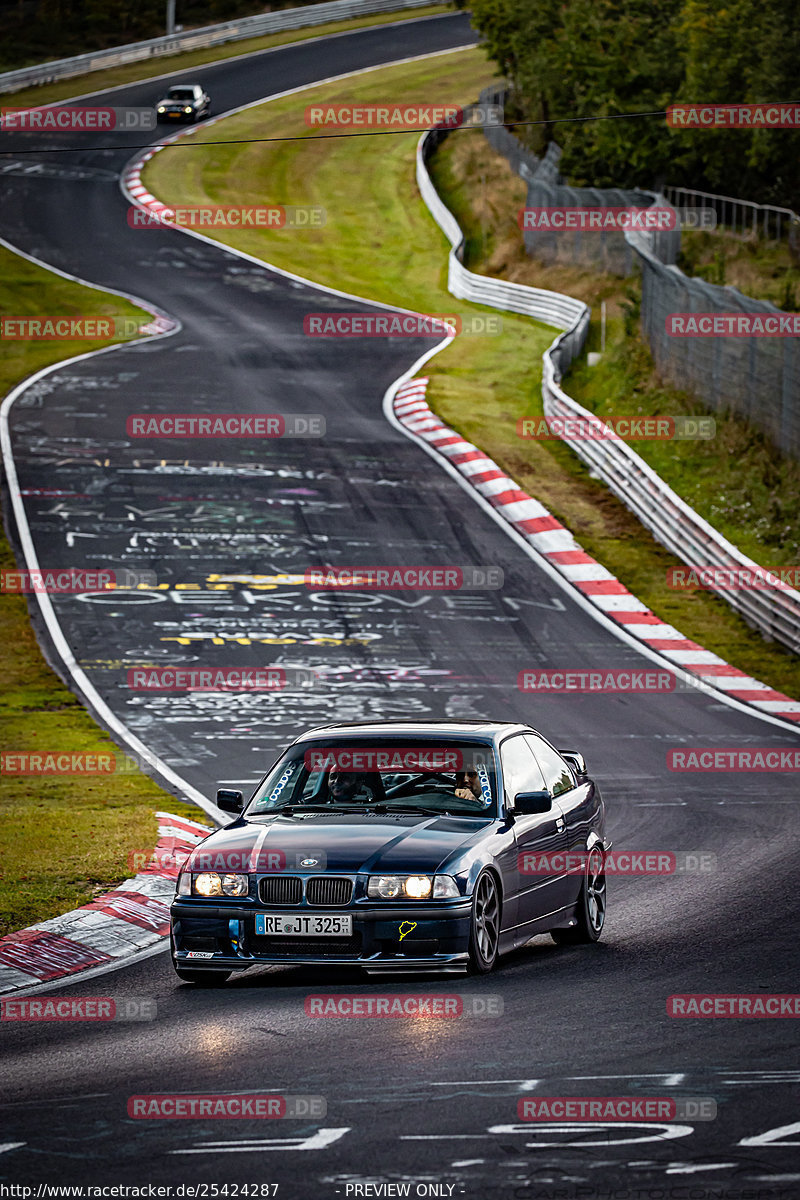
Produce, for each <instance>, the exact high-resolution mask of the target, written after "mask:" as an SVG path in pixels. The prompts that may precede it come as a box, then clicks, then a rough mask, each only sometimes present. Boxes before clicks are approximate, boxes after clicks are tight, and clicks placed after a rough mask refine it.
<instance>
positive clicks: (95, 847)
mask: <svg viewBox="0 0 800 1200" xmlns="http://www.w3.org/2000/svg"><path fill="white" fill-rule="evenodd" d="M0 311H3V312H7V313H13V314H15V315H27V314H34V313H37V312H38V313H42V312H46V313H58V314H59V315H64V316H77V315H79V314H88V313H91V314H93V315H101V316H119V317H127V318H131V317H133V318H136V319H137V320H138V321H140V322H143V321H146V320H147V319H149V318H148V314H146V313H143V312H142V311H141V309H138V308H135V307H134V306H133V305H132V304H129V303H128V302H127V301H125V300H122V299H120V298H118V297H115V296H109V295H107V294H106V293H103V292H97V291H94V290H91V289H89V288H84V287H82V286H80V285H79V284H76V283H72V282H70V281H68V280H65V279H61V278H60V277H59V276H57V275H52V274H50V273H49V272H48V271H45V270H44V269H42V268H41V267H37V266H35V265H34V264H33V263H29V262H27V261H26V260H25V259H23V258H20V257H19V256H18V255H16V254H12V253H10V252H9V251H7V250H4V249H0ZM105 344H106V343H104V342H88V341H84V342H80V343H77V342H33V341H29V342H24V341H19V342H11V341H5V342H4V343H3V348H4V351H5V353H4V355H3V358H2V360H0V395H6V394H7V393H8V392H9V391H10V390H11V388H12V387H13V386H14V385H15V384H16V383H19V382H20V380H22V379H24V378H25V377H27V376H28V375H31V374H33V372H35V371H37V370H39V369H40V368H42V367H44V366H47V365H48V364H49V363H53V362H57V361H59V360H60V359H63V358H67V357H69V356H70V355H73V354H79V353H81V352H83V351H86V350H93V349H97V348H99V347H100V346H102V345H105ZM15 566H16V563H15V561H14V556H13V554H12V551H11V547H10V546H9V544H8V541H7V540H6V538H5V536H4V534H3V533H2V532H0V569H9V568H10V569H13V568H14V567H15ZM0 644H2V646H3V657H2V663H0V749H1V750H2V752H4V753H15V752H27V753H29V752H35V751H39V752H51V753H85V754H101V753H114V752H115V751H116V746H115V745H114V744H113V743H112V742H111V740H110V739H109V738H108V737H107V735H106V734H105V733H104V732H103V731H102V730H101V729H99V728H98V726H97V725H96V724H95V722H94V721H93V720H92V718H91V717H90V716H89V714H88V713H87V712H86V710H85V709H84V708H83V707H82V706H81V704H80V703H79V701H78V700H77V699H76V697H75V696H74V695H73V694H72V692H70V691H69V690H68V689H67V688H66V687H65V686H64V685H63V684H62V682H61V681H60V679H58V677H57V676H56V675H55V674H54V673H53V672H52V671H51V670H50V668H49V667H48V665H47V664H46V662H45V661H44V659H43V657H42V655H41V652H40V650H39V647H38V645H37V643H36V639H35V637H34V634H33V630H32V628H31V624H30V620H29V617H28V608H27V604H26V601H25V599H24V598H23V597H22V596H15V595H11V594H8V595H4V594H2V593H0ZM157 809H165V810H166V811H167V812H181V813H184V814H185V815H186V816H192V817H193V818H194V819H195V820H197V819H200V820H202V819H203V814H202V813H201V812H200V810H199V809H196V808H194V807H193V806H190V805H186V804H181V803H180V802H179V801H177V800H175V799H174V798H173V797H172V796H170V795H168V794H167V793H166V792H164V791H162V790H161V788H159V787H157V786H156V784H155V783H153V781H152V780H151V779H149V778H148V777H147V776H146V775H143V774H140V773H134V774H120V775H111V776H82V777H81V776H15V775H4V774H0V912H1V913H2V916H1V917H0V935H2V934H4V933H9V932H11V931H12V930H15V929H21V928H23V927H25V926H26V925H30V924H33V923H34V922H36V921H43V920H46V919H47V918H48V917H54V916H57V915H58V914H59V913H62V912H65V911H67V910H68V909H70V908H75V907H77V906H78V905H80V904H85V903H86V902H87V901H88V900H91V899H92V897H93V896H95V895H98V894H99V893H101V892H104V891H107V890H108V889H109V888H111V887H114V886H115V885H116V884H117V883H119V882H120V880H122V879H125V878H126V877H127V876H128V875H129V874H130V873H131V872H130V870H129V865H128V856H129V854H130V853H131V852H132V851H134V850H142V849H144V850H147V849H149V848H151V847H152V846H154V845H155V841H156V833H157V822H156V818H155V816H154V813H155V811H156V810H157Z"/></svg>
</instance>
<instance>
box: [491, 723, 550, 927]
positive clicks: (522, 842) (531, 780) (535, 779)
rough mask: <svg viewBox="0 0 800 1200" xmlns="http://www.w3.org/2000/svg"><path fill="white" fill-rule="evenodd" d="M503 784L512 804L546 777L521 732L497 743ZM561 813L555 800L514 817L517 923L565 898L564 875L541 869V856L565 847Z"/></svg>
mask: <svg viewBox="0 0 800 1200" xmlns="http://www.w3.org/2000/svg"><path fill="white" fill-rule="evenodd" d="M500 763H501V766H502V772H503V788H504V791H505V799H506V803H507V804H513V802H514V797H515V796H516V795H517V793H518V792H541V791H545V790H549V789H548V788H546V784H545V779H544V776H543V774H542V771H541V769H540V767H539V765H538V763H537V761H536V758H535V756H534V754H533V751H532V749H531V747H530V745H529V744H528V741H527V739H526V737H525V735H524V734H515V735H513V736H512V737H510V738H507V739H506V740H505V741H504V742H503V743H502V744H501V746H500ZM565 830H566V827H565V822H564V816H563V814H562V812H561V809H560V807H559V805H558V803H557V802H555V801H554V802H553V804H552V806H551V808H550V811H549V812H546V813H525V814H518V815H515V817H514V837H515V839H516V843H517V864H518V868H517V869H518V878H519V885H518V886H519V891H518V904H517V925H519V926H524V925H526V924H529V923H530V922H531V921H535V920H536V919H537V918H538V917H543V916H545V915H546V914H547V913H550V912H554V911H555V910H556V909H558V908H560V907H562V904H564V903H566V901H562V900H560V899H559V888H560V891H561V893H563V892H564V891H565V888H564V882H563V879H562V878H561V877H560V876H558V875H555V874H554V873H553V872H552V871H551V870H550V869H549V868H547V867H546V868H545V871H544V872H543V873H542V872H541V871H540V870H538V868H540V867H541V865H542V856H547V858H549V857H550V856H551V855H558V853H559V852H563V851H564V850H565V849H566V831H565Z"/></svg>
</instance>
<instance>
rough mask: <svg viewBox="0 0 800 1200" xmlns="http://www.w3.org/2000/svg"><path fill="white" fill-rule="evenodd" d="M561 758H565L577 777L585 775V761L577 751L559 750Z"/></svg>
mask: <svg viewBox="0 0 800 1200" xmlns="http://www.w3.org/2000/svg"><path fill="white" fill-rule="evenodd" d="M559 754H560V755H561V757H562V758H565V759H566V760H567V762H568V763H569V765H570V766H571V767H573V768H574V769H575V770H576V771H577V772H578V774H579V775H586V774H587V771H586V759H585V758H584V757H583V755H582V754H581V753H580V751H579V750H559Z"/></svg>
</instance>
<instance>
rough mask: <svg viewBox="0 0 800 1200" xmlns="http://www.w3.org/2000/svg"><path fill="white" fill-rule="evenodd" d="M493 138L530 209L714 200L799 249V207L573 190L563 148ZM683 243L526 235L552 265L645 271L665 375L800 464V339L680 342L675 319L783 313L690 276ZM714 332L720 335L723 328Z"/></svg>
mask: <svg viewBox="0 0 800 1200" xmlns="http://www.w3.org/2000/svg"><path fill="white" fill-rule="evenodd" d="M486 94H490V95H491V96H492V102H493V103H495V104H500V103H503V102H504V100H505V96H504V94H503V92H502V91H500V90H499V89H498V88H496V87H495V88H494V89H487V93H486ZM483 99H484V95H483V94H482V96H481V100H482V101H483ZM484 134H485V136H486V137H487V139H488V141H489V143H490V144H491V145H492V146H493V147H494V149H496V150H498V151H499V152H500V153H501V154H503V155H504V156H505V157H506V158H507V159H508V161H509V163H510V165H511V166H512V167H513V168H514V170H515V171H516V173H517V174H518V175H520V176H521V177H522V178H523V179H525V180H526V181H527V184H528V197H527V206H528V207H539V206H556V205H559V206H560V205H568V206H575V207H579V208H588V207H592V208H602V207H617V206H620V207H622V206H629V205H631V206H635V207H648V206H652V205H655V206H657V207H659V208H667V209H671V210H672V211H675V210H674V209H672V203H671V202H674V201H678V200H681V199H689V198H691V199H693V200H695V201H697V200H701V201H702V202H703V204H704V205H706V204H707V202H709V201H714V204H713V205H709V206H710V207H713V208H714V210H715V212H716V214H717V217H718V218H719V219H720V220H723V221H727V223H728V224H727V226H726V227H728V226H730V227H733V228H737V227H739V226H741V228H742V229H744V231H745V233H747V232H751V231H752V230H753V228H754V223H755V227H757V228H758V229H762V228H763V229H764V230H766V231H767V233H768V234H769V233H770V232H772V233H775V232H777V231H778V230H780V231H781V232H782V233H783V235H786V236H788V238H789V241H790V245H791V239H792V238H793V237H795V238H796V237H797V236H798V234H797V231H798V229H800V221H798V218H797V216H796V214H794V213H792V212H791V210H789V209H776V208H772V207H771V206H768V205H766V206H765V205H755V204H751V202H749V201H736V202H735V203H736V204H738V206H739V207H738V208H734V207H732V203H733V202H732V201H731V198H730V197H719V196H717V197H715V196H713V195H712V194H711V193H706V192H699V191H691V190H689V189H677V188H671V189H665V193H666V194H665V195H657V194H656V193H654V192H646V191H627V190H626V191H623V190H615V189H598V188H571V187H568V186H567V185H565V184H564V183H563V182H562V181H561V178H560V176H559V175H558V169H557V168H558V161H559V159H560V157H561V151H560V149H559V148H558V147H557V146H554V144H553V143H551V144H550V146H549V147H548V151H547V154H546V155H545V156H544V157H543V158H542V159H538V158H536V156H535V155H532V154H531V153H530V152H529V151H528V150H527V149H526V148H525V147H524V146H522V145H521V144H520V143H519V141H518V139H517V138H516V137H515V136H514V135H513V134H512V133H510V132H509V131H508V130H507V129H504V128H502V127H500V128H498V127H495V128H491V129H485V130H484ZM512 143H515V145H512ZM728 202H730V203H728ZM726 205H727V206H726ZM737 223H738V224H737ZM680 237H681V234H680V229H678V228H676V229H673V230H662V231H658V232H654V233H639V232H633V231H631V230H627V231H625V232H619V233H604V232H600V231H597V232H582V231H580V230H570V231H564V232H554V231H541V230H535V231H534V230H525V231H524V238H525V246H526V249H527V252H528V254H529V255H531V257H535V258H537V259H539V260H540V261H542V262H545V263H568V264H577V265H581V266H588V267H591V268H592V269H593V270H597V271H608V272H611V273H613V274H617V275H629V274H632V273H633V272H634V271H640V272H641V280H642V301H641V325H642V332H643V333H644V336H645V337H646V338H647V341H648V344H649V346H650V349H651V351H652V354H653V358H654V360H655V363H656V365H657V367H658V370H659V372H660V373H661V375H662V376H663V377H664V378H665V379H668V380H670V381H671V382H672V383H673V384H675V385H676V386H677V387H680V388H685V389H687V390H689V391H691V392H693V393H694V394H695V395H697V396H698V397H699V398H700V399H702V400H703V401H704V403H706V404H707V405H708V407H709V408H710V409H713V410H714V411H717V412H723V411H732V412H734V413H736V414H738V415H739V416H742V417H744V418H745V419H747V420H748V421H750V422H751V423H752V424H753V425H754V426H755V427H756V428H758V429H760V430H761V431H762V432H763V433H764V434H765V435H766V436H767V437H768V438H769V439H770V441H771V442H772V443H773V444H774V445H775V446H777V447H778V448H779V449H781V450H782V451H783V452H784V453H786V454H789V455H791V456H793V457H794V458H800V347H798V340H800V339H798V338H797V337H796V336H783V335H782V336H772V335H767V336H763V335H762V336H745V335H743V334H742V332H741V330H739V331H737V332H736V333H735V334H734V333H725V334H721V333H718V332H715V333H713V334H710V333H701V332H697V333H690V334H689V335H688V336H678V335H677V334H676V332H675V330H674V329H673V325H672V322H671V321H670V318H671V317H672V316H673V315H675V314H680V315H683V314H715V315H718V316H719V315H726V314H741V313H748V314H758V315H760V316H761V317H762V318H764V317H774V316H775V315H776V314H778V315H780V310H779V309H778V308H776V307H775V305H774V304H771V303H769V302H768V301H765V300H754V299H752V298H751V297H749V296H745V295H743V294H742V293H741V292H739V291H737V290H736V288H734V287H730V286H725V287H723V286H718V285H716V284H711V283H706V282H705V280H703V279H698V278H690V277H689V276H687V275H685V274H684V273H683V272H682V271H681V270H680V269H679V268H678V267H677V266H676V265H675V263H676V260H677V257H678V253H679V250H680ZM783 315H784V316H785V314H783ZM685 324H686V323H685ZM705 324H706V325H709V324H711V327H712V328H713V323H710V322H708V321H707V322H705ZM574 356H575V355H574V353H572V352H571V348H570V347H567V346H566V345H565V346H564V348H563V353H562V352H561V348H560V347H559V348H557V349H556V351H555V353H554V355H553V358H554V362H555V365H556V368H557V370H558V371H559V372H561V373H563V372H564V371H565V370H566V367H567V365H568V362H570V361H572V358H573V357H574Z"/></svg>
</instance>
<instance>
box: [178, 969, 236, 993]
mask: <svg viewBox="0 0 800 1200" xmlns="http://www.w3.org/2000/svg"><path fill="white" fill-rule="evenodd" d="M175 974H176V975H177V976H178V979H182V980H183V982H184V983H193V984H194V985H195V986H196V987H204V988H213V987H221V986H222V984H223V983H225V982H226V981H227V980H228V979H229V978H230V974H231V973H230V971H202V970H198V971H195V970H192V969H187V968H186V967H175Z"/></svg>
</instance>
